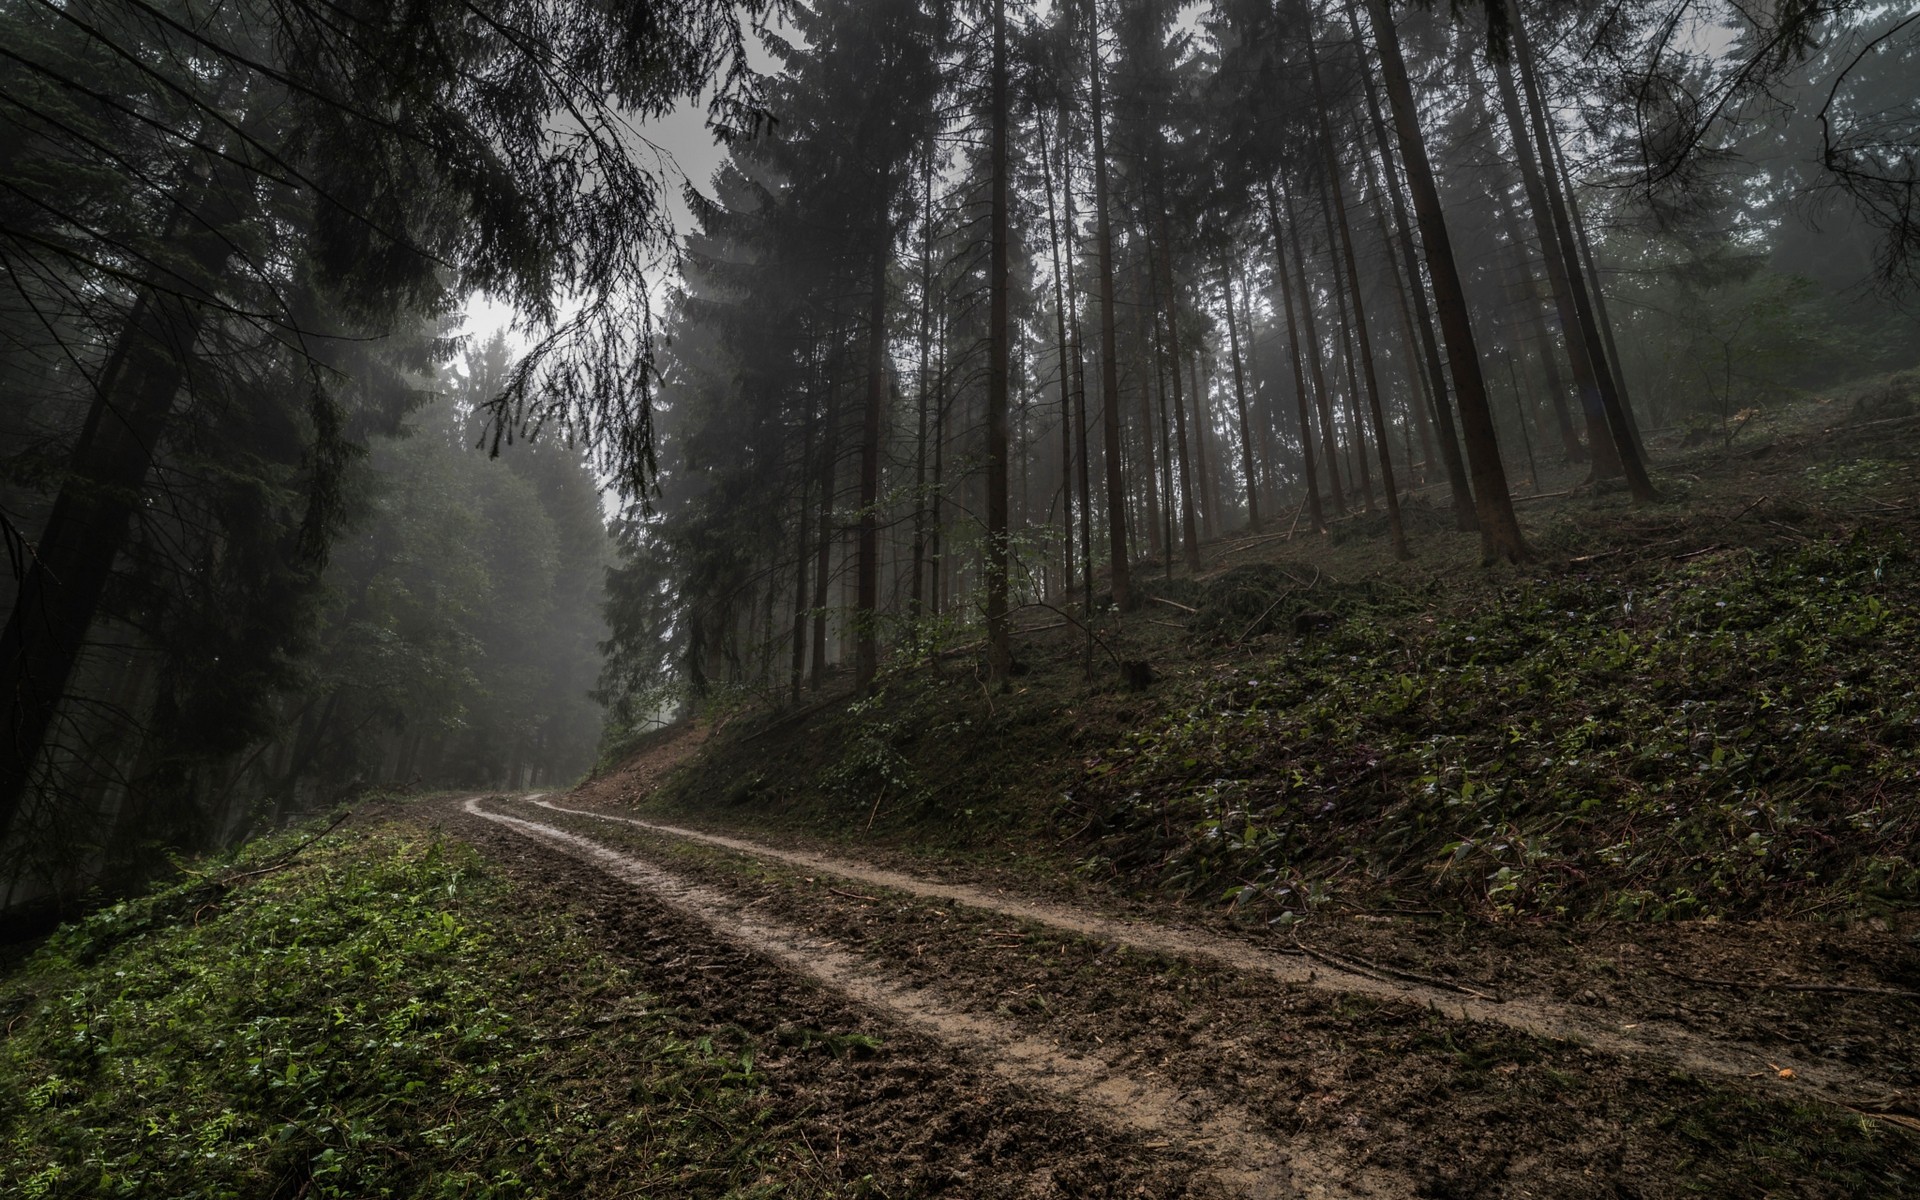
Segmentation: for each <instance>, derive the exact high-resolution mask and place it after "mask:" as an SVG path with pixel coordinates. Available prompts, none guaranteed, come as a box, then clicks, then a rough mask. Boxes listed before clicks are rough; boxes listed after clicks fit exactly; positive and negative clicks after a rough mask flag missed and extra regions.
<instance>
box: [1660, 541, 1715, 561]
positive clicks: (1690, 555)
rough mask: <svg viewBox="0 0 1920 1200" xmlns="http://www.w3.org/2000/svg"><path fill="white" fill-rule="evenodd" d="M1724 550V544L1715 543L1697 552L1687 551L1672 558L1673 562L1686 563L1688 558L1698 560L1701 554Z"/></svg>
mask: <svg viewBox="0 0 1920 1200" xmlns="http://www.w3.org/2000/svg"><path fill="white" fill-rule="evenodd" d="M1726 548H1727V546H1726V543H1725V542H1715V543H1714V544H1713V545H1711V546H1702V547H1700V548H1699V549H1698V550H1689V551H1687V552H1686V553H1685V554H1676V555H1674V556H1673V561H1674V562H1686V561H1687V560H1688V559H1690V558H1699V557H1700V556H1701V555H1703V554H1712V553H1713V552H1714V551H1716V550H1725V549H1726Z"/></svg>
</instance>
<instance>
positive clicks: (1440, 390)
mask: <svg viewBox="0 0 1920 1200" xmlns="http://www.w3.org/2000/svg"><path fill="white" fill-rule="evenodd" d="M1346 12H1347V26H1348V28H1350V29H1352V30H1353V40H1354V44H1355V45H1356V46H1361V45H1363V44H1364V42H1363V39H1362V38H1361V36H1360V18H1359V16H1358V15H1357V14H1356V13H1355V11H1354V6H1353V0H1346ZM1362 58H1363V60H1364V58H1365V55H1364V53H1363V54H1362ZM1402 74H1405V70H1404V68H1403V69H1402ZM1360 79H1361V82H1362V83H1363V84H1365V87H1366V94H1367V115H1368V117H1369V123H1370V124H1371V125H1372V126H1373V137H1374V142H1375V144H1376V145H1377V146H1378V148H1379V151H1380V169H1381V171H1382V172H1384V173H1385V175H1386V179H1385V184H1386V186H1385V187H1384V188H1383V189H1382V190H1384V191H1385V192H1386V193H1387V198H1388V199H1389V200H1390V201H1391V202H1392V204H1393V223H1394V228H1395V229H1397V230H1398V231H1399V234H1400V236H1399V237H1398V238H1397V239H1396V244H1397V245H1398V247H1399V250H1400V265H1401V270H1402V271H1404V272H1405V273H1406V277H1407V287H1408V290H1409V291H1410V292H1411V293H1412V295H1413V313H1414V318H1415V322H1416V325H1417V327H1418V328H1419V330H1420V348H1421V350H1422V352H1423V353H1424V355H1425V358H1426V377H1427V387H1428V389H1429V392H1430V394H1431V396H1432V398H1433V421H1434V426H1435V430H1436V432H1437V433H1438V435H1439V441H1440V458H1441V461H1442V462H1443V463H1444V464H1445V465H1446V469H1447V487H1448V489H1449V490H1450V491H1451V493H1452V496H1453V518H1454V525H1455V527H1456V528H1458V529H1459V530H1460V531H1461V532H1463V533H1470V532H1472V531H1473V530H1475V529H1477V528H1479V525H1480V516H1479V509H1478V506H1477V504H1476V502H1475V500H1474V498H1473V489H1472V487H1471V486H1469V483H1468V479H1467V466H1466V463H1465V461H1464V460H1463V459H1462V458H1461V457H1460V443H1459V440H1458V439H1457V438H1456V437H1455V434H1454V427H1453V402H1452V399H1451V398H1450V397H1449V396H1448V394H1447V369H1446V367H1445V365H1444V364H1443V363H1442V360H1441V354H1440V339H1439V338H1438V337H1437V336H1436V335H1435V333H1434V327H1433V313H1432V311H1431V310H1430V309H1429V308H1428V307H1427V289H1426V288H1425V286H1423V285H1422V283H1421V280H1420V262H1419V253H1418V249H1417V247H1416V246H1415V244H1414V238H1413V226H1412V224H1411V223H1410V222H1409V221H1408V220H1407V205H1406V201H1405V200H1404V199H1403V198H1402V195H1401V183H1400V178H1399V172H1398V171H1396V170H1395V169H1394V161H1393V148H1392V147H1391V146H1390V145H1389V144H1388V141H1389V139H1388V137H1387V121H1386V117H1385V116H1384V115H1383V114H1382V113H1381V111H1380V94H1379V89H1378V88H1376V87H1375V86H1374V82H1373V73H1372V72H1371V71H1370V70H1368V69H1367V68H1366V63H1365V62H1364V61H1363V62H1362V63H1361V70H1360ZM1415 128H1416V129H1417V128H1418V126H1417V125H1416V126H1415Z"/></svg>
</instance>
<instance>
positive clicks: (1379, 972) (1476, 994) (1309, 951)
mask: <svg viewBox="0 0 1920 1200" xmlns="http://www.w3.org/2000/svg"><path fill="white" fill-rule="evenodd" d="M1293 944H1294V945H1295V946H1297V947H1299V949H1300V953H1302V954H1304V955H1306V956H1307V957H1308V958H1312V959H1317V960H1319V961H1320V962H1323V963H1325V964H1326V965H1327V966H1330V967H1332V968H1334V969H1335V970H1338V971H1351V972H1352V973H1354V974H1355V975H1373V976H1374V977H1376V978H1381V977H1384V978H1387V979H1399V980H1404V981H1405V982H1408V983H1424V984H1426V985H1427V986H1428V987H1437V988H1444V989H1446V990H1447V991H1450V992H1459V993H1460V994H1461V995H1463V996H1472V997H1473V998H1474V999H1476V1000H1485V1001H1487V1002H1489V1003H1491V1004H1504V1003H1505V1001H1504V1000H1502V999H1501V998H1500V997H1499V996H1489V995H1488V994H1487V993H1485V992H1482V991H1479V990H1477V989H1475V988H1470V987H1468V986H1467V985H1466V984H1463V983H1455V982H1454V981H1453V980H1451V979H1441V978H1440V977H1439V976H1437V975H1422V974H1420V973H1419V972H1418V971H1406V970H1402V969H1401V968H1399V967H1389V966H1385V965H1383V964H1381V963H1377V962H1373V961H1371V960H1369V959H1365V958H1361V957H1359V956H1358V955H1344V956H1343V955H1337V954H1332V953H1329V952H1328V951H1325V950H1321V949H1318V948H1317V947H1314V946H1309V945H1307V944H1306V943H1305V942H1303V941H1301V940H1300V939H1299V938H1298V937H1295V938H1294V939H1293Z"/></svg>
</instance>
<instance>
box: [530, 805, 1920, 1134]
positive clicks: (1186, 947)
mask: <svg viewBox="0 0 1920 1200" xmlns="http://www.w3.org/2000/svg"><path fill="white" fill-rule="evenodd" d="M521 799H522V800H524V801H527V802H530V803H532V804H534V805H537V806H538V807H540V808H544V809H547V810H549V811H551V812H554V813H560V814H565V815H568V816H574V817H584V818H589V819H592V820H597V821H604V822H608V823H613V824H622V825H627V826H630V827H632V828H634V829H638V830H641V831H644V832H646V833H650V834H653V835H656V836H660V837H665V838H670V839H678V840H682V841H688V842H694V843H698V844H701V845H707V846H712V847H716V848H718V849H722V850H726V851H730V852H732V853H735V854H739V855H744V856H746V857H748V858H752V859H758V860H763V861H771V862H778V863H784V864H787V865H789V866H793V867H798V868H801V869H803V870H808V871H814V872H819V873H822V874H826V875H832V876H836V877H838V878H840V879H842V880H846V881H850V882H856V883H862V884H869V885H872V886H875V887H883V888H888V889H891V890H894V891H898V892H903V893H906V894H909V895H913V896H918V897H921V898H924V899H929V900H939V901H945V902H951V903H956V904H962V905H966V906H968V907H970V908H976V909H981V910H985V911H988V912H994V913H998V914H1001V915H1004V916H1008V917H1013V918H1016V919H1020V920H1025V921H1031V922H1034V923H1035V924H1039V925H1044V926H1049V927H1051V928H1054V929H1058V930H1064V931H1066V932H1070V933H1074V934H1078V935H1080V936H1083V937H1088V938H1092V939H1095V940H1098V941H1103V942H1109V943H1113V944H1115V945H1119V946H1125V947H1129V948H1132V949H1136V950H1141V951H1146V952H1149V953H1154V954H1161V955H1166V956H1169V957H1173V958H1177V959H1185V960H1189V961H1193V960H1198V961H1204V962H1208V963H1212V964H1215V965H1219V966H1223V967H1226V968H1228V969H1229V970H1234V971H1240V972H1246V973H1249V974H1253V975H1260V976H1265V977H1268V978H1270V979H1272V980H1273V981H1275V982H1277V983H1280V984H1283V985H1287V986H1294V987H1304V988H1311V989H1315V990H1319V991H1325V992H1332V993H1340V994H1345V995H1352V996H1363V997H1368V998H1372V999H1377V1000H1394V1001H1404V1002H1408V1003H1412V1004H1417V1005H1420V1006H1423V1007H1427V1008H1430V1009H1432V1010H1434V1011H1436V1012H1438V1013H1440V1014H1442V1015H1444V1016H1447V1017H1449V1018H1458V1019H1459V1020H1461V1021H1463V1022H1485V1023H1489V1024H1493V1025H1498V1026H1502V1027H1504V1028H1507V1029H1510V1030H1513V1031H1514V1032H1516V1033H1521V1034H1525V1035H1527V1036H1529V1037H1535V1038H1541V1039H1544V1040H1547V1041H1557V1042H1573V1043H1578V1044H1582V1045H1585V1046H1588V1047H1591V1048H1592V1049H1594V1050H1598V1051H1601V1052H1603V1053H1608V1054H1614V1055H1619V1056H1622V1057H1629V1058H1651V1059H1654V1060H1657V1061H1660V1062H1663V1063H1668V1064H1671V1065H1674V1066H1677V1067H1680V1068H1683V1069H1685V1070H1687V1071H1690V1072H1692V1073H1694V1074H1696V1075H1700V1076H1704V1077H1706V1078H1711V1079H1721V1080H1729V1081H1731V1080H1737V1081H1740V1082H1741V1083H1742V1084H1743V1085H1747V1086H1751V1085H1752V1084H1754V1083H1762V1082H1767V1081H1771V1084H1772V1086H1773V1088H1774V1089H1776V1090H1778V1091H1780V1092H1783V1093H1786V1094H1790V1095H1792V1096H1794V1097H1795V1098H1798V1099H1807V1098H1812V1097H1810V1096H1809V1089H1810V1088H1811V1089H1818V1090H1819V1091H1823V1092H1826V1093H1829V1095H1828V1096H1827V1097H1825V1098H1826V1099H1828V1100H1829V1101H1831V1102H1834V1103H1841V1104H1846V1103H1862V1102H1866V1101H1869V1100H1871V1101H1873V1102H1878V1101H1879V1100H1880V1099H1882V1098H1884V1097H1887V1096H1890V1095H1897V1094H1898V1093H1900V1092H1901V1090H1902V1089H1901V1087H1900V1086H1899V1085H1898V1084H1896V1083H1894V1082H1891V1081H1889V1080H1886V1079H1883V1078H1880V1077H1877V1076H1874V1075H1872V1074H1870V1073H1867V1072H1862V1071H1857V1070H1853V1069H1849V1068H1848V1067H1846V1066H1845V1065H1844V1064H1840V1063H1836V1062H1833V1061H1831V1060H1827V1059H1820V1058H1814V1057H1809V1056H1807V1055H1805V1054H1796V1053H1792V1052H1789V1051H1784V1050H1782V1049H1780V1048H1779V1047H1763V1046H1758V1045H1749V1044H1746V1043H1742V1042H1737V1041H1728V1040H1724V1039H1716V1038H1712V1037H1708V1036H1705V1035H1702V1034H1701V1033H1700V1032H1698V1031H1697V1030H1695V1029H1693V1028H1691V1027H1689V1026H1687V1025H1686V1024H1684V1023H1681V1022H1678V1021H1673V1020H1669V1019H1663V1018H1661V1017H1658V1016H1647V1017H1642V1018H1639V1019H1635V1018H1632V1017H1621V1018H1619V1019H1614V1020H1601V1019H1597V1018H1596V1017H1595V1016H1593V1015H1592V1014H1591V1013H1589V1012H1585V1011H1582V1010H1580V1009H1578V1008H1575V1007H1572V1006H1569V1005H1566V1004H1561V1003H1557V1002H1554V1001H1551V1000H1544V999H1540V998H1537V997H1530V996H1529V997H1510V998H1505V999H1493V998H1478V997H1474V996H1468V995H1462V994H1460V993H1459V992H1456V991H1452V990H1449V989H1445V988H1441V987H1434V986H1428V985H1424V984H1420V983H1416V982H1406V981H1401V980H1396V979H1390V978H1382V977H1378V976H1375V975H1370V974H1363V973H1360V972H1358V971H1351V970H1343V969H1341V968H1340V967H1338V966H1335V965H1331V964H1329V963H1327V962H1326V961H1316V960H1314V959H1312V958H1309V957H1308V956H1306V955H1304V954H1299V953H1286V952H1281V951H1275V950H1266V949H1261V948H1259V947H1256V946H1252V945H1249V944H1248V943H1246V942H1242V941H1236V940H1234V939H1232V938H1227V937H1220V936H1215V935H1210V934H1207V933H1204V932H1198V931H1191V930H1181V929H1175V928H1171V927H1168V926H1164V925H1158V924H1153V923H1149V922H1143V921H1136V920H1129V919H1125V918H1121V917H1116V916H1108V915H1104V914H1100V913H1097V912H1092V911H1088V910H1086V909H1081V908H1074V907H1069V906H1066V905H1060V904H1054V903H1050V902H1047V901H1042V900H1034V899H1030V898H1024V897H1019V896H1014V895H1009V894H1006V893H1003V892H999V891H987V890H985V889H982V888H976V887H970V886H967V885H965V884H952V883H942V882H938V881H934V880H928V879H923V878H919V877H916V876H913V875H908V874H906V873H904V872H901V871H897V870H891V869H887V868H883V867H876V866H872V865H869V864H866V863H861V862H856V861H851V860H847V859H841V858H835V857H832V856H828V855H823V854H816V853H812V852H809V851H804V850H790V849H782V848H778V847H773V846H768V845H765V844H763V843H760V842H755V841H750V840H747V839H744V838H737V837H729V836H727V835H724V834H717V833H710V832H706V831H704V830H697V829H688V828H685V827H682V826H676V825H669V824H664V823H660V822H655V821H646V820H641V819H639V818H634V817H622V816H616V815H613V814H609V813H604V812H595V811H592V810H590V809H580V808H573V807H568V806H564V805H560V804H557V803H554V802H553V801H551V800H548V799H545V798H543V797H541V796H528V797H522V798H521ZM1761 1068H1765V1069H1764V1070H1763V1069H1761Z"/></svg>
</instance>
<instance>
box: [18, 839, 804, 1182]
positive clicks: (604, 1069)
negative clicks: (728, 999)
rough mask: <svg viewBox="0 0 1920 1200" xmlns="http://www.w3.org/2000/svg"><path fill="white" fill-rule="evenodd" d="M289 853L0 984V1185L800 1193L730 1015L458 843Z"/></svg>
mask: <svg viewBox="0 0 1920 1200" xmlns="http://www.w3.org/2000/svg"><path fill="white" fill-rule="evenodd" d="M291 844H292V843H291V842H290V841H289V840H288V839H278V840H270V841H267V842H263V843H256V844H254V845H252V846H250V847H248V848H247V849H246V850H245V851H244V852H243V856H242V857H241V858H239V859H237V860H232V861H226V862H216V863H210V864H205V865H204V866H203V868H202V869H201V870H200V871H198V872H196V873H193V874H190V875H189V876H188V877H187V878H185V879H184V880H183V881H181V882H179V883H177V884H175V885H174V886H171V887H168V888H165V889H163V890H160V891H158V892H156V893H154V894H152V895H150V896H147V897H145V898H142V899H138V900H134V901H129V902H127V903H123V904H119V905H115V906H113V907H111V908H107V909H104V910H102V911H101V912H99V913H96V914H95V915H94V916H92V917H90V918H88V919H87V920H85V921H83V922H79V923H76V924H73V925H70V926H67V927H66V928H64V929H62V930H61V931H60V932H59V933H58V934H56V935H55V936H54V937H53V938H52V939H51V940H50V941H48V942H47V943H46V944H45V945H44V946H42V947H41V948H40V949H39V950H38V951H37V952H36V953H35V954H34V955H33V956H32V957H31V958H29V959H28V960H27V961H26V962H25V963H24V964H23V965H21V966H20V967H18V968H17V969H16V970H15V971H14V972H13V973H12V974H11V975H10V976H9V977H8V978H6V979H5V980H4V981H3V982H0V1020H4V1022H5V1026H6V1037H5V1041H4V1043H0V1193H4V1194H6V1195H9V1196H20V1197H43V1196H45V1197H51V1196H82V1195H85V1196H98V1195H137V1196H167V1197H224V1196H260V1197H266V1196H289V1197H290V1196H306V1197H324V1196H355V1197H359V1196H379V1195H405V1196H461V1197H517V1196H534V1195H567V1196H595V1195H611V1194H614V1193H616V1192H617V1193H619V1194H622V1195H628V1194H634V1189H635V1188H636V1187H637V1188H640V1189H641V1190H643V1191H644V1190H646V1189H647V1188H648V1187H652V1188H656V1189H659V1190H660V1191H661V1192H666V1193H673V1194H692V1193H699V1194H710V1195H720V1194H727V1195H740V1196H748V1195H760V1194H770V1193H772V1192H776V1191H779V1192H780V1193H781V1194H793V1193H792V1191H791V1190H787V1191H782V1188H783V1187H785V1186H786V1185H788V1184H790V1183H792V1180H791V1179H789V1178H788V1176H789V1174H790V1173H791V1172H792V1171H793V1169H794V1167H793V1164H794V1163H795V1162H797V1161H798V1157H797V1156H796V1155H793V1154H792V1153H790V1149H791V1148H790V1147H787V1146H786V1145H785V1143H784V1140H783V1133H782V1130H781V1129H780V1128H779V1127H778V1122H777V1121H771V1120H769V1109H768V1105H767V1103H766V1101H765V1097H764V1095H763V1089H762V1085H761V1081H760V1079H759V1076H758V1074H757V1072H756V1070H755V1067H754V1061H753V1047H752V1045H751V1043H750V1042H748V1041H747V1040H746V1039H745V1038H744V1037H742V1036H740V1035H739V1034H738V1031H727V1030H713V1029H708V1028H704V1027H703V1026H702V1025H701V1023H700V1022H699V1021H698V1020H697V1018H696V1017H695V1016H694V1015H692V1014H687V1013H680V1012H675V1011H671V1010H662V1009H660V1008H658V1007H657V1006H656V1005H655V1003H654V1001H653V1000H652V999H651V998H650V997H648V996H646V995H644V994H641V993H640V992H638V990H637V989H636V988H635V986H634V984H633V981H632V978H631V975H630V972H629V970H628V969H627V968H626V967H625V966H623V965H622V964H621V963H619V962H616V961H611V960H609V959H608V957H607V956H605V955H604V954H602V953H601V952H600V951H598V950H596V949H595V947H594V946H593V945H592V944H591V943H590V942H589V941H588V940H587V939H586V938H584V937H583V936H582V934H581V933H580V931H579V929H578V927H577V925H576V923H574V922H573V921H571V920H569V919H568V918H567V917H566V916H565V914H563V913H562V912H560V911H558V910H557V909H555V908H553V907H551V906H543V905H542V904H541V903H539V902H534V901H530V900H529V899H528V898H527V897H525V896H524V895H521V894H519V893H518V892H517V891H516V890H515V889H514V887H513V886H512V885H511V884H510V883H509V882H507V880H506V879H505V877H503V876H502V875H500V874H499V873H498V872H497V871H496V870H494V869H491V868H489V867H488V866H487V865H486V864H485V863H484V862H483V861H482V860H481V859H480V858H479V856H478V855H476V854H475V853H474V852H473V850H472V849H471V848H469V847H467V846H465V845H463V844H460V843H454V842H441V841H437V840H427V839H423V838H422V836H421V835H420V834H419V833H418V831H417V830H408V829H405V828H403V827H398V826H391V825H375V826H373V827H370V828H354V827H351V826H350V827H348V828H346V829H344V830H342V831H340V832H337V833H335V834H333V835H331V836H330V837H329V838H327V839H326V840H325V841H323V842H321V843H319V844H316V845H314V846H312V847H311V848H309V849H308V850H306V851H305V852H304V853H303V854H302V855H301V856H300V857H298V858H296V859H293V860H291V861H290V862H288V863H286V864H285V865H284V866H282V867H280V868H277V869H275V868H273V867H272V864H273V862H274V860H275V857H276V856H277V855H279V854H281V853H284V852H285V850H286V849H287V848H288V846H289V845H291ZM249 871H258V872H260V873H258V874H255V875H252V876H248V875H247V874H246V873H247V872H249ZM223 880H225V881H230V882H228V883H226V884H222V883H221V882H220V881H223ZM800 1190H802V1191H804V1190H805V1189H804V1188H802V1189H800Z"/></svg>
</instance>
